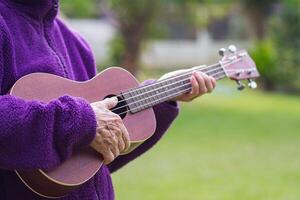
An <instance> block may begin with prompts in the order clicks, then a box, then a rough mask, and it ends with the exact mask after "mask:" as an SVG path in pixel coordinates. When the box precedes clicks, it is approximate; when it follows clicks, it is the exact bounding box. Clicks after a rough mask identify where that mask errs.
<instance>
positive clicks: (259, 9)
mask: <svg viewBox="0 0 300 200" xmlns="http://www.w3.org/2000/svg"><path fill="white" fill-rule="evenodd" d="M276 2H277V0H240V3H241V4H242V7H243V10H244V11H245V13H246V16H247V17H248V20H249V24H250V31H252V34H253V36H254V37H255V38H256V39H259V40H261V39H263V37H264V36H265V33H266V21H267V18H268V17H269V16H270V14H271V8H272V5H274V4H275V3H276Z"/></svg>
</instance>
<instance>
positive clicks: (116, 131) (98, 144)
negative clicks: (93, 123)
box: [91, 97, 130, 164]
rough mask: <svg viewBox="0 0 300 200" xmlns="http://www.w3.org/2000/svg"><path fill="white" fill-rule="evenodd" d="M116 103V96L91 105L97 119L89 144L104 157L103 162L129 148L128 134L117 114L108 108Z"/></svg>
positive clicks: (109, 160)
mask: <svg viewBox="0 0 300 200" xmlns="http://www.w3.org/2000/svg"><path fill="white" fill-rule="evenodd" d="M117 103H118V99H117V98H116V97H112V98H107V99H104V100H103V101H99V102H95V103H92V104H91V106H92V108H93V110H94V112H95V115H96V119H97V124H98V127H97V133H96V136H95V138H94V140H93V141H92V143H91V146H92V147H93V148H94V149H95V150H96V151H98V152H99V153H100V154H101V155H102V156H103V159H104V164H109V163H110V162H112V161H113V160H114V159H115V158H116V157H117V156H118V155H119V154H120V152H122V151H125V150H127V149H128V148H129V145H130V143H129V134H128V131H127V129H126V128H125V126H124V124H123V121H122V119H121V118H120V116H119V115H117V114H115V113H113V112H111V111H110V110H109V109H111V108H113V107H115V106H116V105H117Z"/></svg>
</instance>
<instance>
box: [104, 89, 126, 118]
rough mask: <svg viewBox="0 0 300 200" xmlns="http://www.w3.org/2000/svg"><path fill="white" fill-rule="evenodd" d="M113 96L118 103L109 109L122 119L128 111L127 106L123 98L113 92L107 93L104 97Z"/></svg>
mask: <svg viewBox="0 0 300 200" xmlns="http://www.w3.org/2000/svg"><path fill="white" fill-rule="evenodd" d="M115 96H116V97H117V98H118V104H117V105H116V106H115V107H113V108H112V109H110V110H111V111H112V112H113V113H116V114H117V115H119V116H120V117H121V118H122V119H124V118H125V116H126V114H127V112H128V106H127V103H126V101H125V100H124V98H123V97H120V96H117V95H114V94H110V95H107V96H106V97H105V98H110V97H115ZM105 98H104V99H105Z"/></svg>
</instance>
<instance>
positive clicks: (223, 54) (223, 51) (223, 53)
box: [219, 48, 226, 57]
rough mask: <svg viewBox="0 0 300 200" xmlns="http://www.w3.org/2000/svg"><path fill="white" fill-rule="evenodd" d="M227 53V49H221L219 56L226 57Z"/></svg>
mask: <svg viewBox="0 0 300 200" xmlns="http://www.w3.org/2000/svg"><path fill="white" fill-rule="evenodd" d="M225 52H226V49H225V48H221V49H219V55H220V56H221V57H223V56H225Z"/></svg>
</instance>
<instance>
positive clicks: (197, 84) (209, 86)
mask: <svg viewBox="0 0 300 200" xmlns="http://www.w3.org/2000/svg"><path fill="white" fill-rule="evenodd" d="M197 68H199V67H197ZM195 69H196V68H195ZM188 71H191V70H190V69H187V70H177V71H174V72H170V73H167V74H165V75H163V76H162V77H161V78H160V80H162V79H166V78H170V77H172V76H175V75H179V74H181V73H185V72H188ZM190 81H191V84H192V89H191V91H190V92H187V93H185V94H182V95H180V96H178V97H176V98H175V99H173V100H175V101H185V102H189V101H192V100H193V99H195V98H196V97H199V96H201V95H203V94H205V93H210V92H212V91H213V90H214V88H215V87H216V80H215V79H214V78H213V77H211V76H208V75H206V74H204V73H202V72H196V71H194V72H193V73H192V76H191V77H190Z"/></svg>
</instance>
